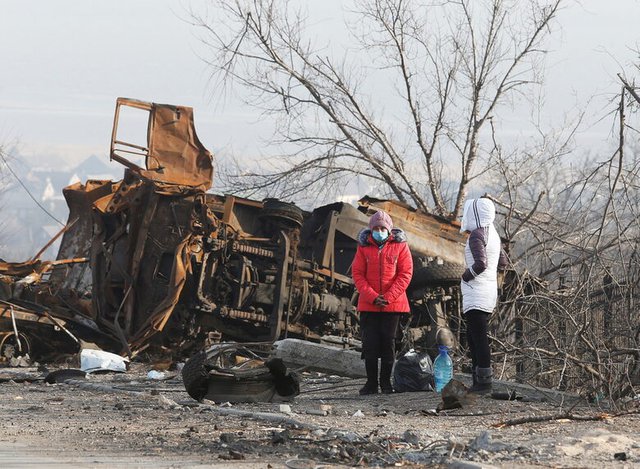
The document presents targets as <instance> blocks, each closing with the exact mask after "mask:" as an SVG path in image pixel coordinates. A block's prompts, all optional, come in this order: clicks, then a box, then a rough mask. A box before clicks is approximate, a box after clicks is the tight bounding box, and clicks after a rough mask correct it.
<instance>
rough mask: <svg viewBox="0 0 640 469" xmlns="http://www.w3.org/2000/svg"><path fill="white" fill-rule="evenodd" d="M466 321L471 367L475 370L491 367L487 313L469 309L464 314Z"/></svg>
mask: <svg viewBox="0 0 640 469" xmlns="http://www.w3.org/2000/svg"><path fill="white" fill-rule="evenodd" d="M464 317H465V319H466V321H467V342H468V343H469V352H471V365H472V366H473V369H474V370H475V368H476V366H477V367H480V368H490V367H491V350H490V349H489V313H487V312H486V311H480V310H479V309H470V310H469V311H467V312H466V313H465V314H464Z"/></svg>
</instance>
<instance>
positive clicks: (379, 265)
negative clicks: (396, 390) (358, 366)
mask: <svg viewBox="0 0 640 469" xmlns="http://www.w3.org/2000/svg"><path fill="white" fill-rule="evenodd" d="M352 271H353V281H354V282H355V284H356V288H357V289H358V293H359V299H358V311H359V312H360V330H361V334H362V358H364V363H365V368H366V370H367V383H366V384H365V385H364V387H363V388H362V389H360V394H361V395H365V394H376V393H377V392H378V359H380V389H381V390H382V392H383V393H385V394H390V393H392V392H393V387H392V386H391V370H392V368H393V362H394V360H395V335H396V329H397V327H398V322H399V320H400V316H401V315H402V314H407V313H409V311H410V308H409V300H408V298H407V294H406V289H407V287H408V286H409V282H410V281H411V276H412V275H413V261H412V260H411V253H410V252H409V246H408V245H407V238H406V236H405V234H404V231H402V230H399V229H394V228H393V222H392V221H391V217H390V216H389V214H387V213H386V212H383V211H380V212H376V213H374V214H373V216H372V217H371V219H370V220H369V229H364V230H362V231H361V232H360V234H359V236H358V250H357V251H356V256H355V258H354V260H353V266H352Z"/></svg>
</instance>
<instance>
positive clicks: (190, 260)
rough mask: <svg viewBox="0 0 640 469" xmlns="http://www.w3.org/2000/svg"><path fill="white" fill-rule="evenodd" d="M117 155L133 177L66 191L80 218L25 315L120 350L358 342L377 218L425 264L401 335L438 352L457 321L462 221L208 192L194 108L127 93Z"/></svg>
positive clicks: (417, 263) (117, 129) (419, 265)
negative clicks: (136, 133)
mask: <svg viewBox="0 0 640 469" xmlns="http://www.w3.org/2000/svg"><path fill="white" fill-rule="evenodd" d="M123 109H134V110H135V111H136V112H141V113H144V114H146V118H145V120H144V125H145V126H146V129H145V131H146V138H145V142H144V143H143V144H140V143H139V142H136V143H133V142H131V141H128V140H127V139H126V138H123V137H122V136H121V133H122V132H121V130H122V129H121V119H120V116H121V113H122V111H123ZM110 156H111V159H112V160H115V161H117V162H118V163H120V164H122V165H123V166H124V167H125V170H124V177H123V179H122V180H120V181H106V180H89V181H86V182H85V183H77V184H74V185H71V186H69V187H67V188H65V189H64V196H65V199H66V201H67V203H68V206H69V210H70V214H69V221H68V224H67V226H66V228H65V230H64V232H63V234H62V242H61V248H60V250H59V254H58V258H57V260H56V261H54V262H53V263H52V266H51V269H50V270H49V276H48V277H47V278H44V277H43V278H42V279H40V280H39V281H38V282H34V283H31V284H30V286H29V289H30V290H31V293H30V301H31V302H30V303H29V304H25V303H22V304H21V307H23V308H27V309H28V308H29V307H30V306H29V305H31V307H34V306H33V305H38V306H37V308H40V309H43V310H46V312H47V315H50V316H51V317H53V318H55V317H58V318H60V317H63V318H64V320H65V321H66V322H65V323H64V324H71V325H75V324H78V323H82V324H84V326H83V327H85V329H87V327H88V326H87V324H90V325H91V327H90V328H89V330H90V331H94V332H96V333H99V334H100V336H101V338H102V339H104V340H102V343H103V344H104V343H109V344H110V345H108V347H111V348H112V349H113V350H112V351H114V352H117V353H121V354H128V355H135V354H137V353H139V352H140V351H142V350H145V349H147V348H148V347H153V348H154V349H156V350H161V351H164V352H165V353H171V354H176V355H178V354H188V353H189V352H190V351H193V350H199V349H201V348H202V347H203V346H204V345H205V344H206V343H212V342H217V341H219V340H233V341H240V342H261V341H267V342H268V341H275V340H277V339H279V338H282V337H297V338H303V339H306V340H311V341H318V342H320V341H327V342H334V343H340V344H348V345H350V346H356V347H357V345H358V338H359V318H358V312H357V311H356V310H355V306H354V305H355V304H356V299H357V298H356V295H357V292H356V290H355V288H354V284H353V281H352V280H351V275H350V266H351V262H352V260H353V257H354V255H355V251H356V246H357V242H356V239H357V235H358V233H359V231H360V230H361V229H362V228H363V227H365V226H366V225H367V221H368V217H369V216H370V215H371V214H372V213H373V212H375V211H377V210H380V209H382V210H385V211H387V212H388V213H390V214H391V216H392V218H393V220H394V222H395V224H396V226H398V227H399V228H402V229H404V230H405V231H406V232H407V235H408V239H409V246H410V249H411V251H412V255H413V258H414V270H415V272H414V277H413V280H412V282H411V285H410V287H409V291H408V294H409V297H410V301H411V307H412V314H411V315H410V319H409V320H408V322H407V323H406V324H403V327H402V337H399V339H401V340H402V341H403V342H404V344H405V345H407V346H413V345H418V346H421V347H423V348H426V349H429V347H432V346H433V344H435V334H436V331H437V329H438V327H442V326H447V325H451V323H452V321H453V322H455V321H457V320H458V318H459V316H460V311H459V309H460V307H459V304H460V302H459V291H458V283H459V278H460V274H461V272H462V270H463V268H462V265H463V257H462V253H463V244H464V238H463V235H461V234H460V233H459V226H458V225H457V224H455V223H452V222H450V221H448V220H446V219H442V218H439V217H437V216H434V215H431V214H428V213H423V212H420V211H417V210H415V209H413V208H411V207H409V206H407V205H404V204H402V203H399V202H396V201H392V200H378V199H374V198H370V197H364V198H362V199H361V200H360V201H359V205H358V207H357V208H356V207H354V206H352V205H350V204H346V203H333V204H329V205H324V206H322V207H318V208H315V209H314V210H312V211H310V212H307V211H304V210H302V209H300V208H299V207H297V206H296V205H294V204H293V203H287V202H284V201H280V200H276V199H266V200H263V201H257V200H249V199H245V198H240V197H235V196H231V195H218V194H212V193H209V192H208V190H209V189H210V188H211V184H212V180H213V157H212V155H211V153H210V152H209V151H207V150H206V149H205V148H204V146H203V145H202V144H201V143H200V141H199V140H198V137H197V135H196V132H195V126H194V121H193V111H192V109H191V108H188V107H183V106H172V105H164V104H155V103H147V102H142V101H136V100H131V99H124V98H119V99H118V100H117V104H116V112H115V119H114V126H113V134H112V139H111V151H110ZM74 259H75V260H76V261H73V262H72V261H70V260H74ZM27 270H28V269H27ZM44 290H46V291H47V292H48V293H47V295H46V296H43V294H42V291H44ZM23 295H24V290H22V291H21V292H16V293H15V294H13V293H11V292H10V291H9V292H7V294H6V295H4V297H3V298H2V301H3V303H2V305H4V308H5V309H4V313H2V314H0V320H2V321H3V322H2V323H1V324H2V327H3V329H2V331H3V334H4V336H5V339H6V340H10V339H8V338H9V337H11V336H12V335H15V337H20V334H21V333H22V332H21V331H22V330H25V331H26V330H31V328H30V327H27V326H30V325H28V324H27V323H28V321H26V320H25V321H23V320H21V319H20V318H18V317H15V315H14V316H13V321H11V320H10V319H11V318H9V316H8V313H7V308H9V306H11V307H12V308H13V307H14V306H15V307H17V306H18V303H19V302H20V301H21V300H20V298H21V296H23ZM52 297H55V298H66V300H65V301H64V302H63V301H55V302H54V301H52ZM2 305H0V308H2V307H3V306H2ZM16 334H17V335H16ZM70 335H74V334H73V333H72V331H70ZM105 337H106V338H108V340H107V339H105ZM92 340H93V339H92Z"/></svg>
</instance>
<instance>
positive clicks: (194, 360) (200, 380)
mask: <svg viewBox="0 0 640 469" xmlns="http://www.w3.org/2000/svg"><path fill="white" fill-rule="evenodd" d="M182 382H183V383H184V388H185V389H186V390H187V393H188V394H189V395H190V396H191V397H193V398H194V399H195V400H197V401H201V400H202V399H204V396H206V395H207V390H208V389H209V370H208V369H207V354H206V352H204V351H202V352H198V353H197V354H195V355H194V356H193V357H191V358H190V359H189V360H187V362H186V363H185V364H184V367H183V368H182Z"/></svg>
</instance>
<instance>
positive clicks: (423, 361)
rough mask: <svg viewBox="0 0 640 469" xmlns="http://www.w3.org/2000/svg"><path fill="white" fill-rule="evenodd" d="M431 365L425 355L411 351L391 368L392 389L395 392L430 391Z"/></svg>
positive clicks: (431, 381)
mask: <svg viewBox="0 0 640 469" xmlns="http://www.w3.org/2000/svg"><path fill="white" fill-rule="evenodd" d="M432 383H433V363H432V362H431V357H429V355H428V354H427V353H426V352H425V353H418V352H416V351H415V350H413V349H411V350H409V351H408V352H407V353H405V354H404V356H402V357H400V358H399V359H398V361H397V362H396V364H395V366H394V368H393V389H394V390H395V391H396V392H412V391H432V390H433V388H432V386H431V384H432Z"/></svg>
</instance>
